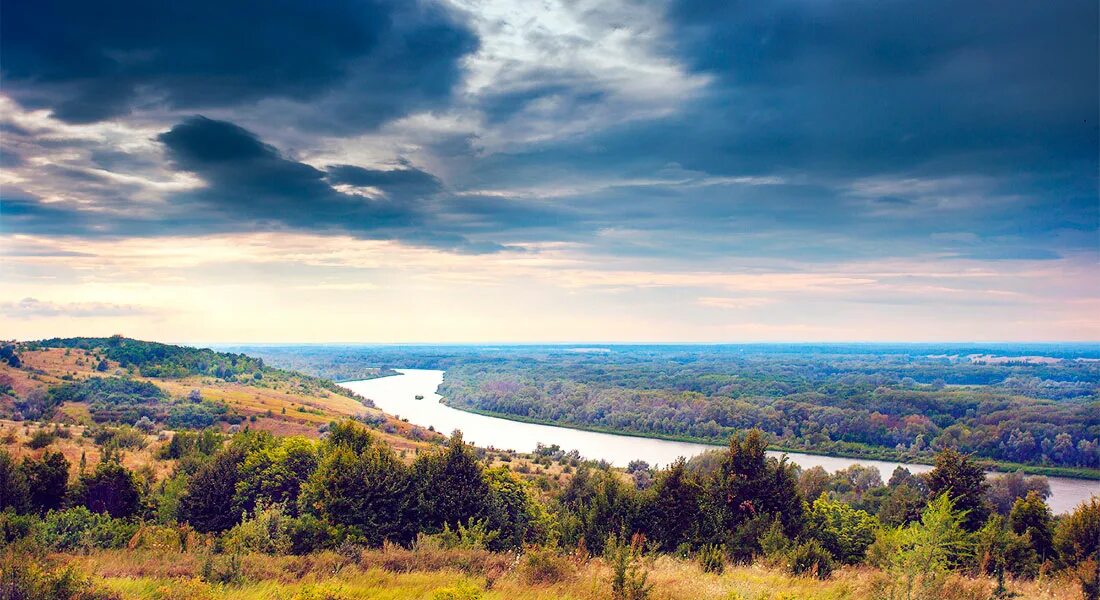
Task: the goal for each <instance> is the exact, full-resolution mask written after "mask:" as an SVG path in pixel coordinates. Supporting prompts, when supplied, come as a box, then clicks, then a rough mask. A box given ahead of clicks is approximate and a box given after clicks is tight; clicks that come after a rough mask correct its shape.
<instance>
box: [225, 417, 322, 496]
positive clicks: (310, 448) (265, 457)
mask: <svg viewBox="0 0 1100 600" xmlns="http://www.w3.org/2000/svg"><path fill="white" fill-rule="evenodd" d="M316 468H317V450H316V448H315V447H314V443H313V442H311V441H309V440H307V439H305V438H302V437H288V438H282V439H280V440H279V441H278V442H277V443H276V444H275V445H272V446H268V447H263V448H259V449H257V450H256V451H254V452H250V453H249V454H248V455H247V456H246V457H245V459H244V462H243V463H242V464H241V466H240V471H239V474H238V480H237V484H236V492H235V494H234V500H233V501H234V505H235V507H236V510H239V511H241V512H242V513H245V512H250V511H252V510H254V509H255V508H256V507H257V506H258V505H260V504H266V505H271V504H282V505H283V506H285V507H286V509H287V512H288V513H290V514H291V515H292V516H293V515H295V514H297V512H298V509H297V506H298V494H299V491H300V490H301V487H302V484H303V483H305V481H306V480H307V479H309V476H310V475H311V474H312V473H313V471H314V469H316Z"/></svg>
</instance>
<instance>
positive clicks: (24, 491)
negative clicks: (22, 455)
mask: <svg viewBox="0 0 1100 600" xmlns="http://www.w3.org/2000/svg"><path fill="white" fill-rule="evenodd" d="M28 506H30V490H29V489H28V488H27V476H26V474H24V472H23V469H20V468H19V465H18V464H16V462H15V459H13V458H12V457H11V454H8V452H7V450H4V449H0V511H5V510H8V509H11V510H14V511H15V512H23V511H25V510H27V507H28Z"/></svg>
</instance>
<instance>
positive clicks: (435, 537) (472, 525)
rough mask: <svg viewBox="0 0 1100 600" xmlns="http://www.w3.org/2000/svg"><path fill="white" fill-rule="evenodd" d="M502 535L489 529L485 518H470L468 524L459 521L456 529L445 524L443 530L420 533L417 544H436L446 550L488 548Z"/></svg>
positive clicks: (418, 545) (419, 545)
mask: <svg viewBox="0 0 1100 600" xmlns="http://www.w3.org/2000/svg"><path fill="white" fill-rule="evenodd" d="M499 536H500V532H499V531H496V530H492V529H489V524H488V522H487V521H485V520H481V521H474V519H473V517H471V518H470V520H469V521H467V522H466V524H465V525H464V524H462V523H459V524H458V525H457V526H456V527H455V528H454V529H452V528H451V526H450V524H446V523H445V524H444V525H443V531H441V532H439V533H436V534H431V535H425V534H420V536H419V537H418V538H417V542H416V545H417V547H418V548H419V547H421V546H424V545H428V546H435V547H439V548H442V549H444V550H454V549H461V550H488V549H489V547H490V546H491V545H492V543H493V542H494V541H495V540H496V539H497V538H498V537H499Z"/></svg>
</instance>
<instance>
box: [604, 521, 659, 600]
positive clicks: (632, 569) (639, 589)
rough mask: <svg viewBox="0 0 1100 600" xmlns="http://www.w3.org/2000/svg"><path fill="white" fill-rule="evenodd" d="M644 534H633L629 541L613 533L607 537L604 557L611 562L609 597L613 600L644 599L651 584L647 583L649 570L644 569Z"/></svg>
mask: <svg viewBox="0 0 1100 600" xmlns="http://www.w3.org/2000/svg"><path fill="white" fill-rule="evenodd" d="M644 547H645V536H644V535H641V534H635V535H634V537H633V538H631V540H630V543H629V544H626V543H623V542H620V541H619V538H617V537H616V536H614V535H611V536H608V537H607V542H606V543H605V544H604V558H605V559H606V560H607V562H609V563H610V564H611V571H612V576H611V597H612V598H613V599H614V600H645V599H646V598H649V592H650V590H651V589H652V588H653V586H652V585H651V584H649V583H647V580H648V579H649V572H648V571H647V570H646V569H645V564H644V560H645V557H644V555H643V549H644Z"/></svg>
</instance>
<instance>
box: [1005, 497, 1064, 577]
mask: <svg viewBox="0 0 1100 600" xmlns="http://www.w3.org/2000/svg"><path fill="white" fill-rule="evenodd" d="M1008 523H1009V525H1010V526H1011V527H1012V531H1013V532H1015V533H1016V534H1017V535H1026V536H1027V537H1028V539H1029V541H1030V544H1031V547H1032V548H1033V549H1034V550H1035V554H1036V555H1037V556H1038V557H1039V560H1040V561H1044V560H1049V559H1052V558H1054V515H1053V514H1051V512H1050V507H1049V506H1047V503H1046V502H1044V501H1043V497H1042V496H1041V495H1040V494H1039V492H1036V491H1034V490H1033V491H1030V492H1028V493H1027V496H1025V497H1023V498H1019V499H1017V500H1016V502H1015V504H1013V505H1012V512H1010V513H1009V516H1008Z"/></svg>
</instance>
